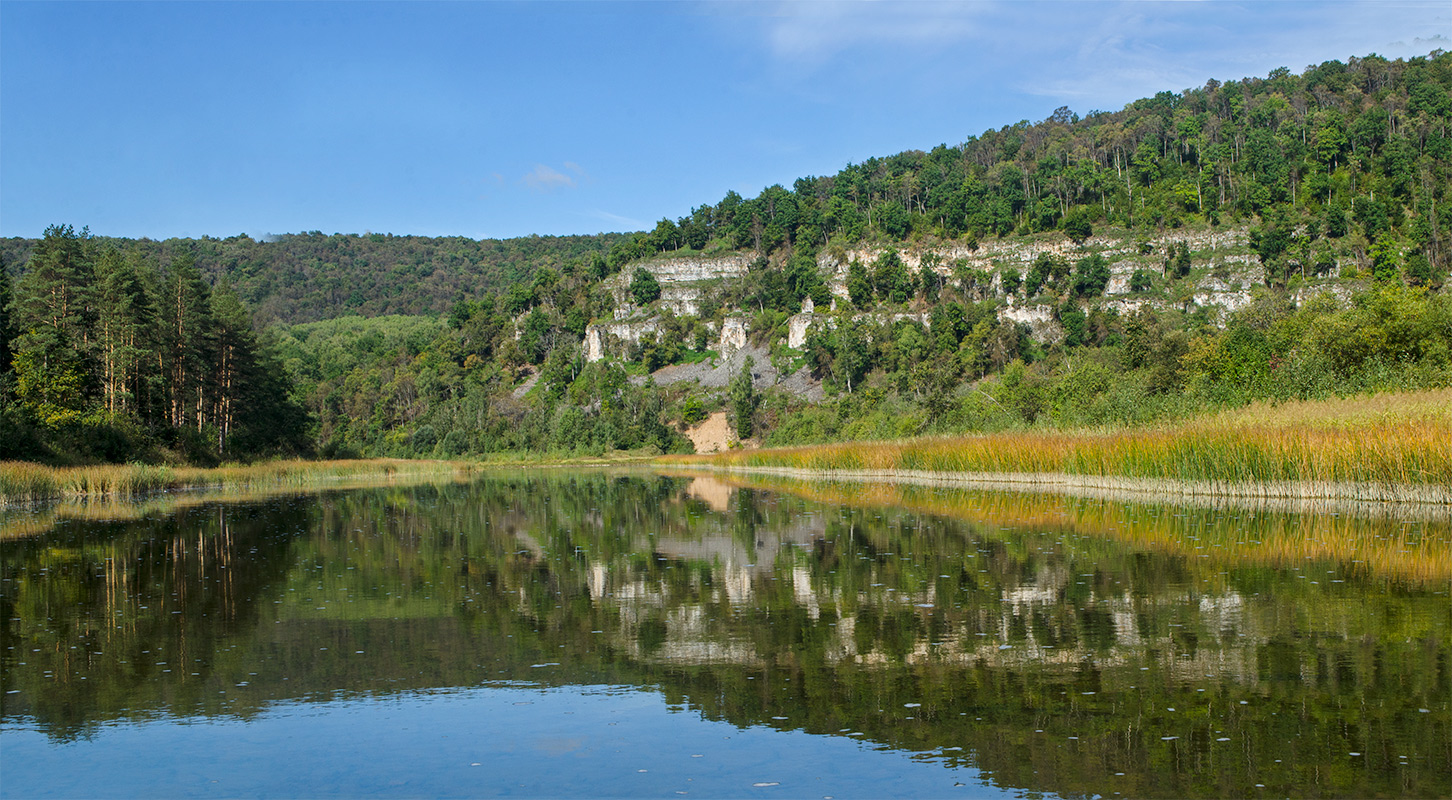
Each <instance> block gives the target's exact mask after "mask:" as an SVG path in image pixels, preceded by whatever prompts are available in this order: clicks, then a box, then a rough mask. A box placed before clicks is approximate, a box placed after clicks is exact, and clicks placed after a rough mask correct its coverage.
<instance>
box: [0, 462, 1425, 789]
mask: <svg viewBox="0 0 1452 800" xmlns="http://www.w3.org/2000/svg"><path fill="white" fill-rule="evenodd" d="M1414 511H1415V510H1414ZM137 514H139V516H137ZM132 516H133V518H130V519H125V520H112V521H105V520H100V521H97V520H88V521H80V520H74V519H64V518H57V519H54V520H52V519H50V518H49V517H46V516H45V514H44V513H43V512H40V511H37V512H35V513H34V514H33V517H34V519H32V520H30V521H29V522H28V523H27V524H30V525H31V526H32V528H33V527H34V526H35V525H36V524H40V523H37V522H36V520H42V521H43V525H44V526H48V527H49V528H50V529H49V531H48V532H47V533H45V534H44V535H41V536H33V537H29V538H25V539H20V540H11V541H7V542H4V543H0V667H3V678H0V683H3V694H0V794H3V795H5V796H7V797H34V796H65V797H77V796H98V797H109V796H138V795H145V796H187V797H192V796H203V797H210V796H217V797H234V796H239V795H245V796H268V797H279V796H318V795H343V796H365V795H385V796H441V797H442V796H481V795H482V796H495V795H509V796H522V797H540V796H546V797H569V796H575V797H580V796H652V797H678V796H683V795H684V796H687V797H691V796H698V797H722V796H726V797H767V798H770V797H835V798H848V797H882V796H911V797H984V796H990V797H994V796H1014V797H1044V796H1064V797H1083V796H1105V797H1114V796H1126V797H1227V796H1250V797H1256V796H1266V797H1271V796H1287V795H1289V796H1312V797H1323V796H1325V797H1335V796H1341V797H1371V796H1388V797H1392V796H1395V797H1420V796H1426V797H1435V796H1446V795H1448V794H1449V792H1452V766H1449V765H1452V602H1449V598H1448V588H1449V587H1448V570H1449V566H1448V564H1449V560H1452V558H1449V548H1452V543H1449V522H1448V520H1447V519H1446V516H1447V515H1446V510H1445V509H1431V510H1426V509H1423V510H1420V511H1416V513H1410V514H1408V513H1401V512H1400V511H1398V512H1397V513H1393V514H1389V515H1381V516H1378V515H1376V514H1370V515H1364V518H1361V517H1358V515H1356V514H1350V515H1347V514H1341V515H1338V516H1334V517H1333V516H1326V517H1316V516H1310V515H1305V514H1290V513H1279V512H1271V511H1259V512H1250V511H1243V510H1242V511H1228V510H1217V509H1213V508H1181V507H1170V506H1155V505H1148V504H1139V505H1136V504H1133V503H1125V502H1114V501H1109V500H1072V499H1064V498H1044V497H1035V496H1032V495H996V494H992V493H983V492H976V493H975V492H967V491H956V492H955V491H947V490H931V489H903V488H897V489H894V490H891V491H886V490H882V489H880V488H873V487H865V486H858V487H852V486H836V487H825V488H824V487H821V486H815V487H814V486H807V485H800V486H797V485H787V484H780V485H777V486H775V487H774V488H772V489H763V488H759V487H758V488H745V487H737V486H732V485H728V484H727V483H724V482H722V480H718V479H715V478H710V477H691V476H676V477H673V476H660V475H650V474H645V473H635V474H626V475H619V474H606V473H573V474H569V473H561V472H558V471H553V472H541V473H523V472H521V473H516V474H513V475H509V476H494V477H487V478H484V479H481V480H478V481H476V482H474V483H470V484H444V485H425V486H417V487H402V488H400V487H390V488H379V489H360V490H352V491H347V492H337V493H332V494H322V495H314V496H296V497H286V498H279V499H269V500H257V501H248V502H227V503H222V502H215V503H201V504H196V505H193V506H190V507H185V508H183V507H175V508H166V507H158V508H151V509H143V510H141V511H139V512H135V513H133V515H132ZM3 521H5V522H7V524H16V515H15V513H14V512H12V513H11V514H10V516H9V517H8V518H7V519H6V520H3ZM1348 542H1349V543H1351V544H1349V545H1348V544H1347V543H1348Z"/></svg>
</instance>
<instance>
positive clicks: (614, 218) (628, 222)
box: [588, 208, 648, 231]
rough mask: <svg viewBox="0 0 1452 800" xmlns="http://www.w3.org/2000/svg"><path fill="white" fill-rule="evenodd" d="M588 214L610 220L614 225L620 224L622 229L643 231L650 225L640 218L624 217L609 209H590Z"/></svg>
mask: <svg viewBox="0 0 1452 800" xmlns="http://www.w3.org/2000/svg"><path fill="white" fill-rule="evenodd" d="M588 214H589V216H591V217H593V218H595V219H598V220H602V221H604V222H608V223H610V224H612V225H619V226H621V229H622V230H627V231H643V230H645V229H646V228H647V227H648V226H647V225H646V224H645V223H644V222H641V221H640V220H638V219H631V218H630V217H622V216H620V215H619V214H611V213H610V212H609V211H601V210H600V209H598V208H597V209H592V210H590V211H589V212H588Z"/></svg>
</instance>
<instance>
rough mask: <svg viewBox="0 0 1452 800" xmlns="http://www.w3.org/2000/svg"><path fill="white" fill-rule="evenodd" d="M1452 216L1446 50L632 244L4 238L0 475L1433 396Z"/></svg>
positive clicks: (930, 163)
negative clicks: (1409, 392) (59, 465)
mask: <svg viewBox="0 0 1452 800" xmlns="http://www.w3.org/2000/svg"><path fill="white" fill-rule="evenodd" d="M1449 195H1452V55H1449V54H1448V53H1444V52H1441V51H1436V52H1434V53H1432V54H1430V55H1428V56H1425V57H1418V58H1413V59H1409V60H1405V61H1402V60H1397V61H1389V60H1387V59H1384V58H1380V57H1378V56H1367V57H1364V58H1352V59H1350V60H1349V61H1348V62H1346V63H1341V62H1339V61H1329V62H1326V63H1324V64H1321V65H1319V66H1314V67H1309V68H1307V69H1306V70H1305V71H1304V72H1303V73H1302V74H1299V75H1298V74H1294V73H1292V72H1290V71H1289V70H1286V69H1279V70H1275V71H1274V72H1272V73H1271V74H1270V75H1269V76H1267V77H1265V78H1247V79H1243V80H1236V81H1228V82H1225V83H1220V82H1217V81H1213V80H1212V81H1209V82H1207V83H1206V84H1205V85H1204V86H1203V87H1201V88H1198V89H1191V90H1187V91H1185V92H1183V93H1174V92H1162V93H1160V94H1157V95H1156V96H1154V97H1152V98H1145V99H1143V100H1138V101H1136V102H1134V103H1131V104H1129V105H1128V106H1126V107H1125V108H1124V109H1122V110H1119V111H1115V112H1090V113H1088V114H1086V115H1084V116H1083V117H1080V116H1078V115H1076V114H1074V113H1073V112H1071V111H1070V110H1068V109H1059V110H1058V111H1056V112H1054V113H1053V114H1052V115H1050V116H1049V117H1048V118H1047V119H1045V120H1043V121H1040V122H1038V123H1033V124H1030V123H1028V122H1020V123H1017V124H1014V125H1007V126H1004V127H1002V128H999V129H996V130H989V131H986V132H984V133H983V134H982V135H980V136H974V137H971V138H969V139H968V140H967V141H966V142H963V143H960V144H957V145H952V146H949V145H940V146H938V147H935V148H933V149H932V150H930V151H926V152H924V151H920V150H911V151H906V152H903V153H899V154H897V155H894V156H889V157H885V158H870V159H868V160H866V161H864V162H862V163H860V164H851V165H848V166H847V167H845V168H844V169H842V170H841V171H840V172H838V173H837V174H835V175H831V176H824V177H806V178H801V179H799V180H796V181H794V182H793V183H792V186H791V188H786V187H784V186H780V185H774V186H770V187H767V188H766V189H764V190H763V191H762V192H761V193H760V194H759V195H757V196H756V197H754V198H745V197H742V196H740V195H738V194H736V193H734V192H731V193H728V194H727V195H726V196H725V197H724V198H722V199H721V200H720V201H719V202H716V203H714V204H706V205H702V206H699V207H697V208H695V209H693V210H691V211H690V213H688V214H686V215H685V216H682V217H678V218H676V219H674V220H672V219H662V220H661V221H660V222H659V223H658V224H656V225H655V226H654V228H653V229H652V230H650V231H644V232H637V233H628V234H601V235H597V236H575V237H527V238H520V239H510V240H504V241H488V240H486V241H483V242H478V241H474V240H471V239H466V238H443V239H428V238H421V237H408V236H390V235H378V234H367V235H363V236H358V235H337V234H335V235H332V236H325V235H323V234H321V233H316V232H314V233H304V234H297V235H291V236H282V237H277V239H276V240H275V241H266V242H261V241H255V240H253V239H251V238H248V237H245V236H239V237H233V238H230V239H210V238H206V239H201V240H179V239H173V240H168V241H165V242H154V241H149V240H139V241H131V240H105V239H99V238H95V237H90V236H88V235H87V234H86V232H85V231H84V230H82V231H81V232H77V231H76V230H74V228H72V227H71V226H70V225H57V226H55V227H53V228H51V229H50V230H49V231H47V236H46V238H45V240H44V241H42V242H39V243H36V242H33V241H23V240H14V239H12V240H7V241H4V242H0V244H3V248H4V249H3V252H0V257H3V258H4V266H5V270H6V273H7V274H8V277H7V278H5V279H0V310H3V313H0V458H4V457H26V458H48V459H52V460H65V459H66V458H81V459H88V458H103V459H110V458H116V457H124V458H133V457H136V455H135V453H134V452H133V451H135V450H136V449H137V447H138V446H141V447H149V448H150V449H151V450H150V451H151V452H154V453H157V454H158V455H159V456H160V457H172V454H181V455H183V456H186V457H189V458H193V459H195V458H199V457H201V456H202V455H208V456H210V457H214V458H228V457H234V456H235V457H251V456H254V455H259V454H265V453H270V452H286V451H307V450H309V449H312V450H314V451H318V452H322V453H329V454H336V455H346V454H350V453H357V454H368V455H401V456H408V455H446V456H458V455H464V454H478V453H491V452H499V451H516V452H517V451H540V450H549V451H557V452H561V453H566V452H592V453H599V452H605V451H608V450H615V449H621V450H626V449H636V450H644V449H655V450H660V451H664V450H673V449H685V448H689V447H690V446H691V445H690V443H688V442H687V441H686V440H685V439H684V438H683V437H682V431H683V430H684V429H685V427H686V426H687V425H690V424H693V423H695V422H699V421H700V420H701V419H702V418H703V417H704V416H705V415H706V414H708V413H711V412H713V411H716V410H722V411H728V412H729V414H730V416H731V420H732V423H733V426H734V428H735V430H736V432H737V434H738V435H739V436H740V437H741V438H743V439H744V438H748V437H753V436H754V437H756V438H759V439H761V440H763V441H765V442H766V443H768V444H788V443H794V442H804V441H824V440H834V439H848V438H859V439H860V438H871V437H886V436H908V435H917V434H926V433H957V432H962V431H978V430H996V429H1013V428H1021V427H1029V426H1039V425H1060V426H1070V425H1124V424H1136V423H1144V422H1148V421H1152V420H1155V419H1161V418H1165V417H1169V416H1177V415H1185V414H1190V413H1198V412H1200V411H1203V410H1206V409H1211V408H1217V407H1224V406H1228V405H1236V404H1242V403H1245V402H1249V401H1252V400H1257V399H1290V398H1307V397H1320V396H1324V395H1327V394H1335V393H1346V392H1358V391H1376V390H1382V389H1389V388H1402V389H1416V388H1423V387H1428V386H1446V385H1448V384H1452V292H1449V291H1447V289H1446V286H1447V285H1448V281H1449V278H1452V196H1449ZM58 222H60V221H58ZM75 222H78V223H83V222H84V221H75ZM224 279H225V280H224ZM12 287H13V289H14V301H13V302H10V303H5V302H4V296H5V295H6V294H7V293H9V292H10V290H11V288H12ZM239 297H240V299H241V300H242V301H244V302H245V303H246V304H247V306H249V307H250V312H251V314H250V316H249V314H248V309H247V308H244V307H243V304H242V303H239V302H237V301H238V299H239ZM808 300H810V301H811V303H810V305H809V304H808V303H807V302H806V301H808ZM809 309H810V310H809ZM444 311H447V312H448V313H447V315H445V314H442V313H439V312H444ZM419 314H427V316H426V317H424V316H411V317H410V316H396V315H419ZM272 323H283V324H281V325H273V324H272ZM188 326H190V327H188ZM259 333H261V335H259ZM753 365H754V366H753ZM768 367H769V369H768ZM668 370H670V371H668ZM289 384H290V387H291V390H289ZM107 442H110V443H112V445H114V446H112V445H107V444H106V443H107ZM103 445H105V446H103ZM118 454H120V455H119V456H118Z"/></svg>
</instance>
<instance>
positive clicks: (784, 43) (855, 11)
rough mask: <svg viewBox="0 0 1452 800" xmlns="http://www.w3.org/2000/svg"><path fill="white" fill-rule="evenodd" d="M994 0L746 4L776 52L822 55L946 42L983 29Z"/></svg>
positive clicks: (836, 0) (811, 57) (828, 0)
mask: <svg viewBox="0 0 1452 800" xmlns="http://www.w3.org/2000/svg"><path fill="white" fill-rule="evenodd" d="M994 5H995V3H990V2H968V3H965V2H911V3H908V2H896V1H894V0H875V1H874V2H862V1H861V0H822V2H810V3H806V2H774V3H763V4H740V5H734V6H733V8H734V9H736V10H737V12H738V13H745V14H746V15H749V16H756V17H759V18H760V19H761V20H762V21H763V22H764V32H765V36H766V40H767V43H768V45H769V46H770V48H771V50H772V52H773V53H774V54H775V55H777V56H779V57H785V58H790V59H796V60H806V61H815V60H822V59H825V58H828V57H830V56H833V55H835V54H837V53H838V52H841V51H843V50H848V49H852V48H857V47H862V46H882V45H896V46H910V47H912V46H940V45H945V44H951V43H954V42H958V41H961V40H963V39H966V38H970V37H971V36H973V35H974V34H976V33H978V32H979V30H980V26H979V24H978V20H979V19H980V18H981V17H982V15H983V14H984V13H986V12H988V11H989V10H991V9H992V8H993V6H994Z"/></svg>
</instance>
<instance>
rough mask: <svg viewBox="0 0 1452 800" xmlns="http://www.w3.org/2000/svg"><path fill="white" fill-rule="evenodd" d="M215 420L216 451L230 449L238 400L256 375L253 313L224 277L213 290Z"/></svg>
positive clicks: (213, 415) (212, 377)
mask: <svg viewBox="0 0 1452 800" xmlns="http://www.w3.org/2000/svg"><path fill="white" fill-rule="evenodd" d="M211 316H212V325H213V340H212V353H211V355H212V370H211V386H210V392H209V393H210V395H211V397H212V409H213V410H212V422H213V423H214V424H215V425H216V427H217V452H218V453H221V452H224V451H225V450H226V449H227V440H228V437H230V436H231V435H232V431H233V429H234V428H235V426H236V422H237V416H238V413H239V407H238V406H239V403H238V400H239V398H240V396H241V395H242V393H243V392H244V391H245V387H246V386H247V385H249V384H250V383H253V382H255V381H256V380H257V379H258V378H259V377H260V376H259V375H258V374H257V369H256V367H257V338H256V336H255V335H254V334H253V332H252V316H251V315H250V314H248V313H247V309H246V308H244V307H243V306H242V301H241V300H240V299H239V298H238V297H237V293H236V292H234V291H232V287H231V285H230V284H228V283H227V282H226V281H225V280H224V281H223V282H222V283H220V284H218V286H217V288H216V291H214V292H213V293H212V314H211Z"/></svg>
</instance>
